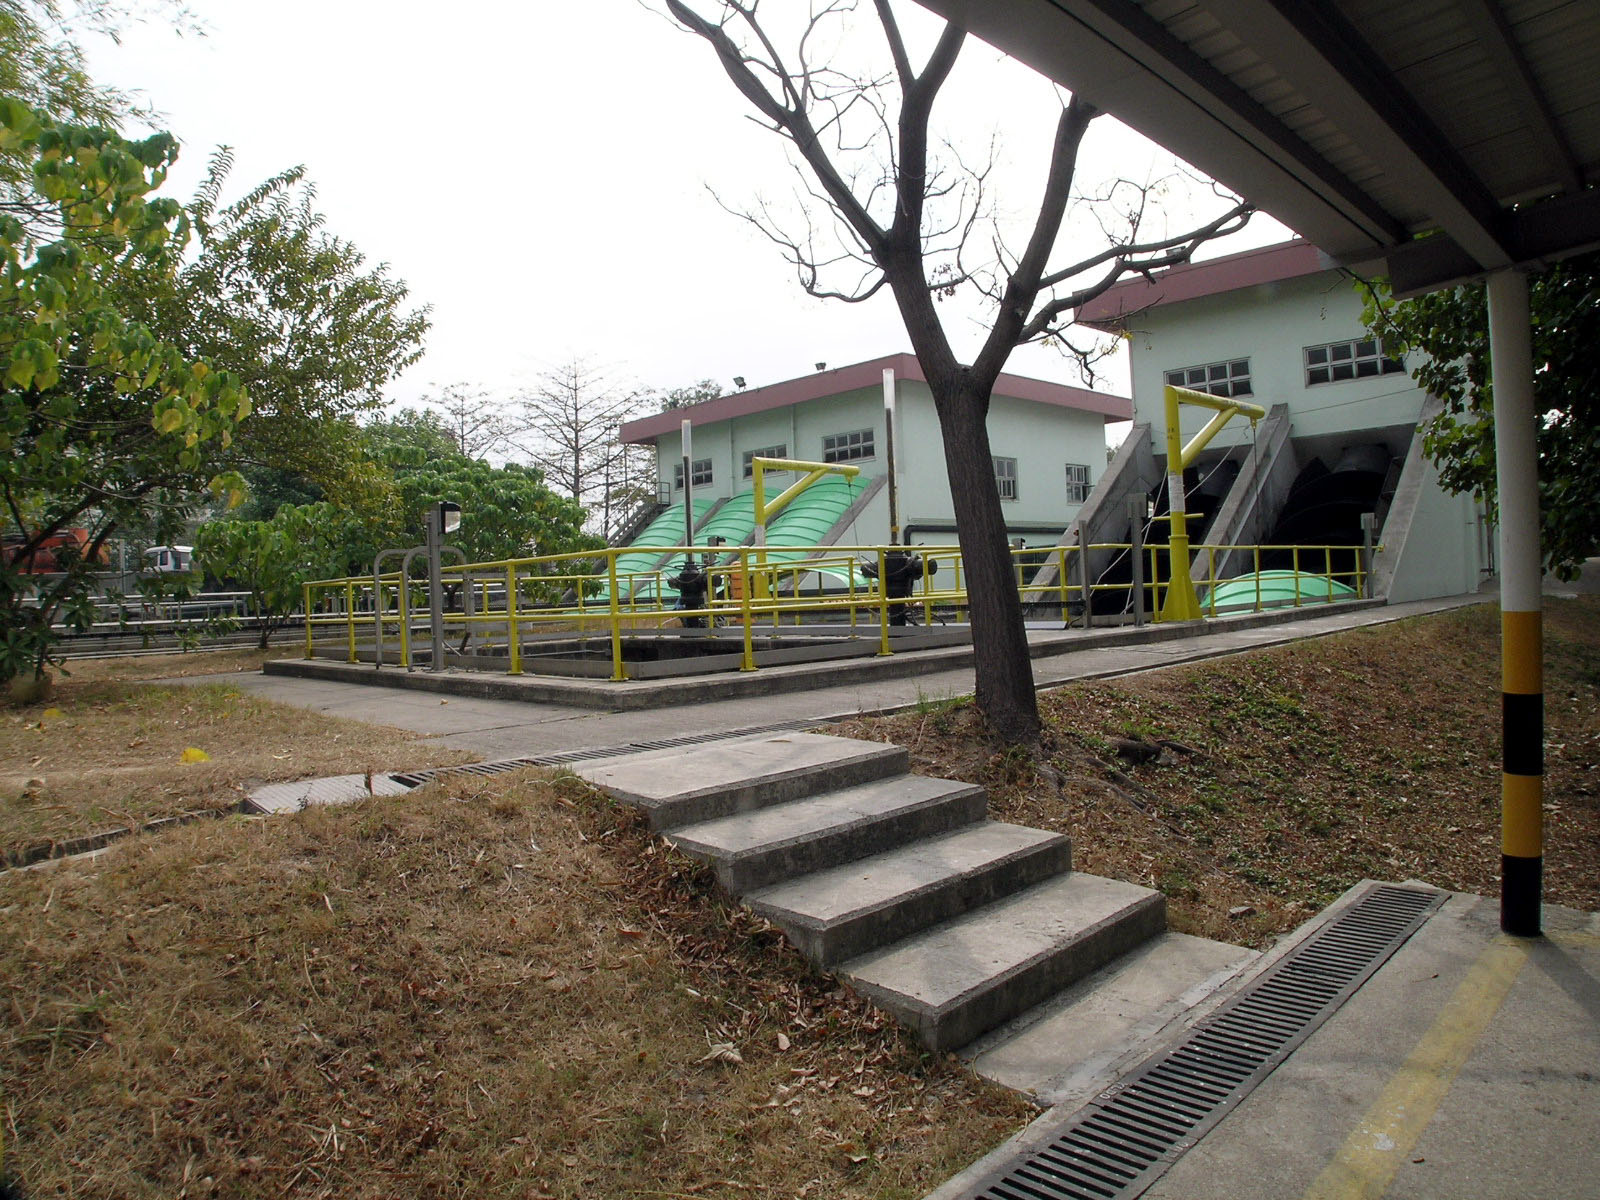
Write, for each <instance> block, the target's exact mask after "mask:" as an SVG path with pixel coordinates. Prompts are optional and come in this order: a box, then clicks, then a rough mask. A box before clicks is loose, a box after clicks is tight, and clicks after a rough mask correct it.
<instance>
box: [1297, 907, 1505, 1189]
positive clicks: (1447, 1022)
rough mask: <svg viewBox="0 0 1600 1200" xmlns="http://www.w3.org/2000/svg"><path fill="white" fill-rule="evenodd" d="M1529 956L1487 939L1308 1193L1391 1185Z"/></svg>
mask: <svg viewBox="0 0 1600 1200" xmlns="http://www.w3.org/2000/svg"><path fill="white" fill-rule="evenodd" d="M1527 959H1528V951H1527V947H1526V945H1525V943H1523V942H1520V941H1518V940H1516V939H1514V938H1508V937H1506V936H1504V935H1501V936H1499V937H1497V938H1496V939H1495V940H1494V941H1493V942H1491V943H1489V946H1488V948H1487V949H1485V950H1484V952H1483V954H1482V955H1480V956H1479V958H1478V961H1477V962H1475V963H1473V965H1472V968H1471V970H1469V971H1468V972H1467V977H1466V978H1465V979H1463V980H1462V981H1461V986H1460V987H1458V988H1456V991H1455V995H1453V996H1451V997H1450V1000H1449V1002H1448V1003H1446V1004H1445V1006H1444V1008H1443V1009H1442V1010H1441V1011H1440V1013H1439V1018H1438V1020H1436V1021H1435V1022H1434V1023H1433V1027H1432V1028H1431V1029H1429V1030H1428V1032H1427V1033H1425V1034H1423V1035H1422V1039H1421V1040H1420V1041H1419V1042H1417V1044H1416V1048H1415V1049H1413V1050H1412V1051H1411V1054H1410V1056H1409V1057H1408V1058H1407V1059H1406V1061H1405V1062H1404V1064H1402V1065H1401V1067H1400V1070H1399V1071H1398V1072H1396V1073H1395V1075H1394V1077H1393V1078H1392V1079H1390V1080H1389V1083H1388V1085H1387V1086H1386V1087H1385V1088H1384V1089H1383V1092H1382V1094H1380V1095H1379V1096H1378V1099H1377V1101H1376V1102H1375V1103H1374V1104H1373V1105H1372V1107H1371V1108H1369V1109H1368V1110H1367V1112H1366V1115H1365V1116H1364V1117H1362V1119H1361V1123H1360V1124H1359V1125H1357V1126H1356V1128H1355V1130H1354V1132H1352V1133H1351V1134H1350V1136H1349V1137H1348V1138H1346V1139H1345V1143H1344V1145H1343V1146H1342V1147H1341V1148H1340V1150H1339V1153H1338V1154H1337V1155H1335V1156H1334V1159H1333V1161H1332V1162H1330V1163H1329V1164H1328V1165H1327V1167H1325V1168H1324V1169H1323V1172H1322V1174H1320V1175H1318V1176H1317V1178H1316V1181H1315V1182H1313V1183H1312V1185H1311V1187H1310V1189H1309V1190H1308V1191H1307V1192H1306V1194H1305V1198H1304V1200H1358V1198H1359V1200H1376V1197H1379V1196H1382V1195H1383V1194H1384V1192H1386V1191H1388V1190H1389V1184H1390V1182H1391V1181H1392V1180H1393V1179H1394V1174H1395V1172H1396V1171H1397V1170H1399V1168H1400V1164H1401V1162H1403V1161H1404V1160H1405V1158H1406V1156H1407V1155H1409V1154H1410V1153H1411V1148H1412V1147H1413V1146H1415V1145H1416V1143H1417V1139H1418V1138H1419V1137H1421V1136H1422V1131H1423V1130H1424V1129H1426V1128H1427V1127H1428V1123H1429V1122H1430V1121H1432V1120H1433V1114H1434V1112H1435V1110H1436V1109H1438V1107H1439V1102H1440V1101H1442V1100H1443V1099H1444V1097H1445V1094H1446V1093H1447V1092H1449V1090H1450V1087H1451V1085H1452V1084H1454V1083H1455V1080H1456V1075H1457V1074H1458V1073H1459V1072H1460V1071H1461V1067H1462V1064H1463V1063H1465V1062H1466V1061H1467V1056H1468V1055H1469V1054H1471V1053H1472V1048H1473V1047H1474V1046H1476V1045H1477V1044H1478V1039H1479V1038H1481V1037H1482V1036H1483V1032H1484V1030H1485V1029H1487V1028H1488V1027H1489V1022H1490V1021H1491V1020H1492V1019H1493V1018H1494V1014H1495V1013H1496V1012H1497V1011H1499V1008H1500V1005H1501V1003H1502V1002H1503V1001H1504V1000H1505V998H1506V994H1507V993H1508V992H1510V991H1511V985H1512V983H1513V982H1515V980H1516V978H1517V973H1518V972H1519V971H1521V970H1522V964H1523V963H1525V962H1526V961H1527Z"/></svg>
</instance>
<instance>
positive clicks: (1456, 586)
mask: <svg viewBox="0 0 1600 1200" xmlns="http://www.w3.org/2000/svg"><path fill="white" fill-rule="evenodd" d="M1421 467H1422V486H1421V488H1420V489H1419V490H1418V492H1417V498H1416V507H1415V508H1414V510H1413V511H1412V514H1411V521H1410V528H1409V529H1407V530H1405V531H1403V533H1402V531H1399V530H1396V531H1395V537H1394V538H1392V537H1391V534H1390V532H1389V531H1388V530H1385V533H1384V540H1383V549H1382V551H1381V552H1380V553H1379V554H1378V555H1377V556H1375V557H1376V558H1378V559H1382V558H1384V557H1385V556H1390V557H1391V558H1392V559H1394V561H1393V574H1392V576H1391V577H1390V581H1389V590H1388V598H1389V600H1390V602H1391V603H1395V604H1398V603H1400V602H1401V601H1403V600H1423V599H1426V598H1428V597H1430V596H1456V595H1461V594H1462V593H1465V592H1475V591H1477V590H1478V586H1479V584H1481V583H1482V582H1483V581H1484V579H1485V578H1486V576H1485V574H1484V572H1483V571H1482V570H1481V568H1484V567H1487V566H1488V563H1487V562H1486V561H1485V558H1486V555H1485V549H1486V547H1487V544H1488V542H1487V532H1488V531H1487V529H1486V527H1485V524H1484V520H1483V511H1482V509H1481V508H1480V506H1479V505H1478V503H1477V501H1476V500H1474V499H1473V498H1472V497H1471V496H1452V495H1450V494H1449V493H1447V492H1446V491H1444V489H1442V488H1441V487H1440V486H1439V472H1438V470H1437V469H1436V468H1435V467H1434V465H1433V464H1432V463H1431V462H1427V461H1424V462H1423V463H1422V464H1421ZM1399 537H1403V541H1400V542H1399V544H1398V545H1397V544H1395V540H1396V538H1399ZM1378 565H1381V564H1375V566H1378Z"/></svg>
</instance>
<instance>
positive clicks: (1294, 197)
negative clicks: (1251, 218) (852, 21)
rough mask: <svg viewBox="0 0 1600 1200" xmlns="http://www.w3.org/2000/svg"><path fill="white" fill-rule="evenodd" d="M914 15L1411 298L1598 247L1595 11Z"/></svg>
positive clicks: (1500, 0)
mask: <svg viewBox="0 0 1600 1200" xmlns="http://www.w3.org/2000/svg"><path fill="white" fill-rule="evenodd" d="M922 3H923V4H924V5H925V6H926V7H928V8H931V9H933V10H934V11H936V12H939V13H941V14H943V15H945V16H948V17H950V18H952V19H953V20H957V21H960V22H961V23H963V24H964V25H966V27H967V28H969V29H971V30H972V31H973V32H974V33H976V34H977V35H978V36H980V37H983V38H984V39H986V40H988V41H990V42H992V43H993V44H994V45H996V46H998V47H999V48H1001V49H1002V50H1005V51H1007V52H1009V53H1011V54H1013V55H1015V56H1016V57H1018V58H1019V59H1021V60H1022V61H1024V62H1027V63H1029V64H1030V65H1032V66H1034V67H1035V68H1036V69H1038V70H1040V71H1041V72H1043V73H1044V74H1046V75H1048V76H1050V77H1051V78H1053V79H1055V80H1057V81H1058V82H1060V83H1062V84H1064V85H1066V86H1067V87H1069V88H1072V89H1074V90H1076V91H1079V92H1081V93H1082V94H1083V95H1084V96H1085V98H1087V99H1089V100H1090V101H1092V102H1094V103H1095V104H1097V105H1099V106H1100V107H1102V108H1104V109H1106V110H1108V111H1110V112H1112V113H1114V114H1116V115H1117V116H1118V117H1119V118H1121V119H1122V120H1123V121H1125V122H1126V123H1127V124H1129V125H1132V126H1133V127H1134V128H1136V129H1139V130H1140V131H1141V132H1143V133H1145V134H1146V135H1148V136H1150V137H1151V138H1153V139H1154V140H1155V141H1157V142H1160V143H1161V144H1163V145H1165V146H1167V147H1169V148H1170V149H1172V150H1173V151H1174V152H1175V153H1178V154H1180V155H1182V156H1183V157H1185V158H1187V159H1189V160H1190V161H1191V162H1192V163H1194V164H1195V165H1196V166H1197V167H1199V168H1200V169H1201V170H1203V171H1205V172H1207V173H1208V174H1210V175H1212V176H1213V177H1215V178H1217V179H1219V180H1221V181H1222V182H1223V183H1225V184H1227V185H1229V186H1230V187H1233V188H1234V189H1235V190H1237V191H1238V192H1240V193H1241V194H1242V195H1244V196H1246V197H1247V198H1249V199H1251V200H1253V201H1254V202H1255V203H1257V204H1258V205H1259V206H1260V207H1261V208H1263V209H1264V210H1266V211H1268V212H1270V213H1272V214H1273V215H1274V216H1276V217H1278V218H1279V219H1280V220H1282V221H1283V222H1284V223H1285V224H1287V225H1289V226H1290V228H1292V229H1294V230H1295V231H1296V232H1297V233H1299V234H1301V235H1302V236H1304V237H1306V238H1307V239H1308V240H1310V241H1312V242H1313V243H1315V244H1316V245H1318V246H1320V247H1322V248H1323V249H1324V250H1326V251H1328V252H1329V253H1330V254H1332V255H1334V256H1335V257H1337V258H1339V259H1340V260H1341V261H1343V262H1345V263H1347V264H1350V265H1354V266H1357V267H1360V268H1364V269H1369V270H1383V271H1385V272H1386V273H1388V274H1390V275H1391V277H1392V278H1394V279H1395V281H1396V283H1397V285H1398V286H1399V288H1400V290H1402V291H1407V290H1411V291H1415V290H1423V289H1425V288H1427V287H1432V286H1440V285H1442V284H1445V283H1449V282H1453V281H1455V280H1457V279H1460V278H1465V277H1468V276H1471V275H1474V274H1480V273H1482V272H1484V271H1486V270H1493V269H1498V268H1500V267H1504V266H1509V265H1532V264H1536V263H1538V262H1540V261H1545V260H1548V259H1550V258H1555V257H1560V256H1563V255H1566V254H1571V253H1576V252H1578V251H1582V250H1587V249H1592V248H1595V247H1597V246H1600V190H1597V188H1596V187H1595V186H1593V185H1594V183H1595V182H1596V181H1597V180H1600V69H1597V66H1600V2H1597V0H1318V2H1317V3H1312V2H1310V0H1130V2H1127V3H1111V2H1110V0H922ZM1534 201H1538V202H1539V203H1532V202H1534ZM1423 233H1427V234H1430V235H1431V236H1429V237H1427V238H1425V239H1419V238H1417V237H1416V236H1415V235H1418V234H1423Z"/></svg>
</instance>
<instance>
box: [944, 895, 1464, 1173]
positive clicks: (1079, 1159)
mask: <svg viewBox="0 0 1600 1200" xmlns="http://www.w3.org/2000/svg"><path fill="white" fill-rule="evenodd" d="M1446 895H1447V893H1445V892H1438V891H1433V890H1431V889H1430V890H1426V891H1424V890H1422V889H1419V888H1411V887H1395V886H1392V885H1388V884H1379V885H1376V886H1374V887H1372V888H1370V889H1369V890H1368V891H1367V892H1366V893H1365V894H1363V895H1362V896H1361V898H1360V899H1359V900H1357V901H1356V902H1355V903H1353V904H1351V905H1350V907H1348V908H1346V909H1345V910H1344V912H1342V913H1340V914H1339V916H1337V917H1335V918H1334V919H1333V920H1331V921H1330V922H1328V923H1327V924H1326V925H1324V926H1323V927H1322V929H1321V930H1319V931H1318V932H1317V933H1315V934H1314V935H1312V936H1311V937H1310V938H1308V939H1307V940H1306V941H1305V942H1304V943H1302V944H1301V945H1300V946H1299V947H1297V948H1296V949H1294V950H1292V951H1291V952H1290V953H1288V954H1287V955H1285V956H1284V957H1283V958H1282V959H1280V960H1279V961H1278V963H1277V964H1276V965H1275V966H1274V967H1272V968H1271V969H1270V970H1268V971H1267V972H1266V973H1264V974H1263V975H1262V976H1261V977H1260V978H1259V979H1257V980H1256V981H1255V982H1254V983H1252V984H1251V985H1249V986H1248V987H1247V988H1245V989H1244V990H1243V991H1242V992H1240V994H1239V995H1237V996H1235V997H1234V998H1233V999H1232V1000H1230V1001H1228V1002H1227V1003H1226V1004H1225V1005H1223V1006H1222V1007H1221V1008H1220V1009H1218V1010H1217V1011H1216V1012H1215V1013H1213V1014H1212V1015H1211V1016H1209V1017H1207V1018H1206V1019H1205V1020H1204V1021H1201V1022H1200V1023H1199V1024H1197V1025H1196V1026H1195V1027H1194V1028H1193V1029H1191V1030H1189V1031H1188V1032H1187V1033H1185V1034H1183V1035H1182V1036H1181V1037H1180V1038H1179V1039H1178V1040H1177V1041H1176V1042H1174V1043H1173V1044H1172V1045H1170V1046H1168V1047H1167V1048H1166V1049H1164V1050H1160V1051H1158V1052H1157V1053H1156V1054H1154V1055H1153V1056H1152V1057H1150V1058H1149V1059H1147V1060H1146V1061H1145V1062H1144V1063H1142V1064H1141V1065H1140V1066H1138V1067H1137V1068H1135V1069H1134V1071H1133V1073H1132V1074H1131V1075H1129V1076H1128V1077H1127V1078H1126V1079H1123V1080H1121V1081H1119V1082H1118V1083H1116V1084H1115V1085H1113V1086H1112V1087H1109V1088H1107V1089H1106V1090H1105V1091H1103V1092H1101V1093H1100V1095H1098V1096H1097V1097H1095V1099H1094V1100H1092V1101H1090V1102H1089V1104H1088V1105H1086V1106H1085V1107H1084V1108H1083V1110H1082V1111H1081V1112H1079V1113H1078V1114H1077V1115H1076V1116H1074V1117H1073V1119H1072V1121H1071V1122H1070V1124H1068V1126H1067V1127H1066V1128H1065V1129H1064V1130H1063V1131H1062V1132H1061V1133H1060V1134H1058V1135H1057V1136H1056V1137H1055V1139H1054V1140H1052V1141H1051V1142H1050V1143H1049V1144H1048V1145H1047V1146H1045V1147H1044V1148H1043V1149H1038V1150H1030V1151H1027V1152H1025V1153H1024V1154H1021V1155H1019V1156H1018V1157H1017V1158H1015V1159H1012V1160H1011V1161H1009V1162H1006V1163H1003V1164H1002V1165H1000V1166H999V1167H997V1168H996V1169H995V1170H994V1171H993V1172H991V1173H990V1174H989V1175H988V1176H987V1177H985V1178H984V1179H983V1180H982V1181H981V1182H980V1183H979V1184H978V1185H977V1186H976V1187H975V1189H974V1190H973V1191H971V1192H969V1193H966V1195H965V1196H964V1198H963V1200H1129V1198H1131V1197H1134V1196H1138V1195H1140V1194H1141V1193H1143V1192H1144V1191H1145V1190H1146V1189H1147V1188H1148V1187H1150V1185H1151V1184H1153V1183H1155V1181H1156V1180H1157V1179H1159V1178H1160V1177H1161V1176H1162V1175H1163V1174H1164V1173H1165V1172H1166V1171H1167V1169H1168V1168H1169V1167H1171V1166H1172V1164H1173V1163H1174V1162H1176V1161H1177V1159H1178V1158H1179V1156H1181V1155H1182V1154H1183V1153H1184V1152H1185V1151H1187V1150H1188V1149H1189V1148H1190V1147H1191V1146H1193V1145H1194V1144H1195V1143H1196V1142H1197V1141H1199V1139H1200V1138H1201V1136H1203V1135H1204V1134H1205V1133H1206V1132H1207V1131H1208V1130H1210V1129H1211V1127H1212V1126H1214V1125H1216V1124H1217V1122H1219V1121H1220V1120H1222V1118H1223V1117H1225V1116H1226V1115H1227V1114H1228V1113H1229V1112H1231V1111H1232V1110H1233V1109H1234V1108H1235V1107H1236V1106H1237V1105H1238V1103H1239V1102H1240V1101H1241V1100H1243V1099H1244V1098H1245V1096H1247V1095H1249V1093H1250V1092H1252V1091H1253V1090H1254V1089H1255V1087H1256V1085H1257V1084H1259V1083H1260V1082H1261V1081H1262V1080H1263V1079H1265V1078H1266V1077H1267V1076H1268V1075H1269V1074H1271V1073H1272V1071H1273V1069H1274V1068H1275V1067H1277V1065H1278V1064H1279V1063H1281V1062H1283V1060H1284V1059H1286V1058H1287V1057H1288V1056H1289V1054H1290V1052H1291V1051H1293V1050H1294V1049H1295V1047H1297V1046H1299V1045H1300V1043H1302V1042H1303V1041H1305V1040H1306V1038H1308V1037H1310V1036H1311V1034H1312V1033H1313V1032H1314V1031H1315V1030H1316V1029H1317V1028H1318V1027H1319V1026H1320V1025H1322V1023H1323V1022H1324V1021H1326V1020H1327V1019H1328V1018H1329V1017H1330V1016H1332V1015H1333V1013H1334V1012H1335V1011H1337V1010H1338V1008H1339V1006H1340V1005H1342V1004H1343V1003H1344V1002H1345V1001H1346V1000H1347V999H1349V997H1350V996H1351V994H1352V993H1354V992H1355V990H1356V989H1357V988H1359V987H1360V986H1361V985H1362V984H1363V983H1365V982H1366V981H1367V979H1368V978H1370V977H1371V975H1372V974H1373V972H1375V971H1376V970H1377V969H1378V968H1379V967H1381V966H1382V965H1383V964H1384V963H1385V962H1386V961H1387V960H1388V959H1389V957H1390V956H1391V955H1392V954H1394V952H1395V951H1396V950H1398V949H1399V948H1400V947H1401V946H1402V945H1403V944H1404V943H1405V941H1406V939H1407V938H1409V937H1410V936H1411V935H1412V934H1413V933H1415V932H1416V931H1417V929H1419V928H1420V927H1421V926H1422V923H1423V922H1424V921H1426V920H1427V919H1428V918H1429V917H1430V916H1432V915H1433V913H1434V911H1435V910H1436V909H1438V908H1439V907H1440V906H1441V905H1442V904H1443V903H1444V901H1445V899H1446Z"/></svg>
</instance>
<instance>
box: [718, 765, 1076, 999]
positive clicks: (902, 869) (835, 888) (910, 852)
mask: <svg viewBox="0 0 1600 1200" xmlns="http://www.w3.org/2000/svg"><path fill="white" fill-rule="evenodd" d="M925 782H936V781H933V780H928V781H925ZM980 811H981V810H980ZM1071 869H1072V842H1071V841H1070V840H1069V839H1068V838H1066V837H1064V836H1062V835H1061V834H1053V833H1046V832H1044V831H1043V830H1039V829H1028V828H1026V827H1025V826H1022V825H1008V824H1005V823H1003V822H1000V821H983V822H980V823H978V824H975V825H969V826H967V827H966V828H964V829H958V830H956V831H955V832H953V833H947V834H944V835H942V836H939V837H928V838H925V839H924V840H921V841H918V842H915V843H912V844H910V845H906V846H901V847H898V848H896V849H893V850H889V851H886V852H885V853H882V854H876V855H873V856H872V857H871V858H863V859H861V860H859V861H857V862H852V863H847V864H845V865H844V866H839V867H834V868H833V869H832V870H823V871H817V872H815V873H813V874H810V875H804V876H801V877H800V878H798V879H791V880H789V881H788V882H786V883H780V884H778V885H776V886H775V887H768V888H764V889H762V890H760V891H757V892H753V893H751V894H749V895H747V896H745V898H744V899H745V903H746V904H748V905H749V906H750V907H751V908H753V909H755V910H756V912H758V913H760V914H761V915H763V916H764V917H766V918H767V919H768V920H770V921H772V923H773V924H775V925H777V926H778V927H779V928H780V929H782V930H783V931H784V932H785V933H786V934H788V935H789V939H790V940H791V941H792V942H794V944H795V945H796V946H798V947H799V948H800V950H801V952H802V953H804V954H805V955H806V956H807V957H808V958H810V959H811V960H812V961H813V962H815V963H817V964H819V965H821V966H824V967H831V966H833V965H834V964H835V963H837V962H840V961H841V960H843V959H847V958H853V957H855V956H857V955H861V954H865V953H867V952H868V951H871V950H876V949H878V948H879V947H881V946H886V945H888V944H889V943H890V942H893V941H897V940H899V939H900V938H904V937H909V936H910V935H911V934H913V933H916V932H918V931H919V930H923V929H927V928H928V927H930V926H932V925H936V924H938V923H939V922H941V921H947V920H950V919H951V918H953V917H958V916H960V915H962V914H963V913H966V912H968V911H969V910H971V909H974V908H977V907H978V906H980V905H984V904H988V903H990V902H991V901H994V900H996V899H999V898H1000V897H1002V896H1008V895H1011V894H1012V893H1013V892H1017V891H1020V890H1021V889H1022V888H1025V887H1030V886H1032V885H1033V884H1035V883H1038V882H1040V881H1041V880H1045V879H1049V878H1051V877H1052V876H1055V875H1060V874H1062V873H1063V872H1066V871H1070V870H1071Z"/></svg>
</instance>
